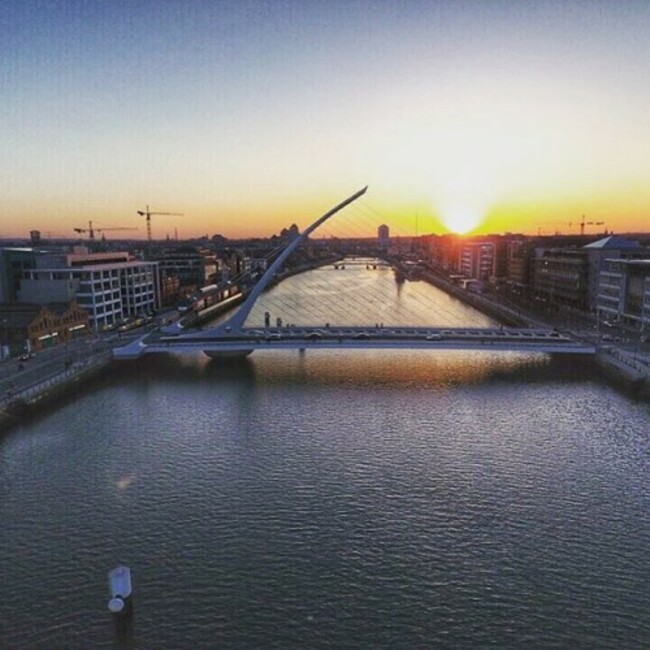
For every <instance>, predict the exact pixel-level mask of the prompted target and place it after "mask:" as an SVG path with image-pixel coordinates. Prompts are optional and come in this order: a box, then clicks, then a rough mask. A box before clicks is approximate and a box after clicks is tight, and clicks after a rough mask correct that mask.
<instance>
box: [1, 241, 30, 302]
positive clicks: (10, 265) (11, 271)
mask: <svg viewBox="0 0 650 650" xmlns="http://www.w3.org/2000/svg"><path fill="white" fill-rule="evenodd" d="M37 255H38V253H37V252H36V251H35V250H34V249H33V248H2V249H0V303H5V302H15V301H16V300H18V290H19V289H20V281H21V279H22V278H23V275H24V273H25V271H27V270H28V269H33V268H35V267H36V256H37Z"/></svg>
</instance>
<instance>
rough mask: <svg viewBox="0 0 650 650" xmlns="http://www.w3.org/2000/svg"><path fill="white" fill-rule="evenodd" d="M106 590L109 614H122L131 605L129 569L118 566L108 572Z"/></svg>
mask: <svg viewBox="0 0 650 650" xmlns="http://www.w3.org/2000/svg"><path fill="white" fill-rule="evenodd" d="M108 591H109V593H110V594H111V599H110V600H109V601H108V610H109V611H110V612H111V614H124V613H126V612H127V611H128V610H129V609H130V607H131V593H132V591H131V569H129V567H128V566H118V567H116V568H115V569H113V570H112V571H109V573H108Z"/></svg>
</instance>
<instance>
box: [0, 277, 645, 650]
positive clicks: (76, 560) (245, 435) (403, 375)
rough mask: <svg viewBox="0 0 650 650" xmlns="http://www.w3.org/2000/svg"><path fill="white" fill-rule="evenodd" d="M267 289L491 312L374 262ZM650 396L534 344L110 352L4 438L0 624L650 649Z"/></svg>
mask: <svg viewBox="0 0 650 650" xmlns="http://www.w3.org/2000/svg"><path fill="white" fill-rule="evenodd" d="M350 304H354V305H355V306H356V311H355V313H351V311H352V310H351V309H350V307H349V305H350ZM346 305H347V306H346ZM432 305H437V307H436V309H432ZM319 310H320V311H319ZM264 311H270V312H271V314H272V316H273V318H276V317H278V316H279V317H281V318H283V320H284V322H290V321H294V322H297V323H302V322H303V321H304V322H310V323H316V324H319V323H321V322H322V321H325V320H330V321H331V322H332V323H334V322H336V323H337V324H339V323H341V321H342V320H345V319H346V318H347V319H349V321H350V323H352V322H354V323H355V324H366V323H371V324H375V323H381V324H383V325H384V326H387V325H388V324H389V323H393V324H397V323H400V324H413V325H416V324H440V325H449V326H452V325H463V324H466V325H474V326H481V325H489V324H492V323H493V321H490V319H488V318H486V317H485V316H483V315H481V314H478V313H477V312H475V311H473V310H471V309H470V308H468V307H466V306H464V305H462V304H461V303H459V302H458V301H456V300H454V299H452V298H449V297H448V296H446V295H445V294H442V293H441V292H440V291H438V290H437V289H435V288H433V287H430V286H428V285H426V284H424V283H419V282H413V283H411V282H406V283H404V284H401V285H399V284H397V283H396V282H395V280H394V277H393V275H392V272H391V271H389V270H372V269H367V268H365V266H363V265H360V266H348V267H347V268H346V269H345V270H344V271H334V270H333V269H332V268H331V267H328V268H322V269H317V270H315V271H311V272H308V273H305V274H302V275H300V276H295V277H293V278H290V279H288V280H286V281H285V282H283V283H281V284H280V285H278V286H277V287H275V288H274V289H273V290H271V291H270V292H268V294H266V295H265V296H263V299H262V302H261V303H260V305H259V306H258V307H256V309H255V310H254V312H253V313H252V314H251V318H250V320H251V322H252V323H260V324H261V321H262V320H263V314H264ZM391 319H392V320H391ZM414 319H418V320H419V322H413V321H414ZM433 320H435V321H436V322H435V323H433V322H432V321H433ZM361 321H363V322H361ZM407 321H408V323H407ZM649 416H650V407H649V406H648V404H647V403H642V402H636V401H634V400H632V399H631V398H629V397H628V396H626V395H625V394H623V393H620V392H618V391H617V390H616V389H615V387H612V386H610V385H608V384H606V383H603V382H601V381H599V380H598V379H597V378H596V377H595V376H594V369H593V368H592V367H591V365H590V364H589V363H588V362H585V361H576V360H567V359H565V360H552V359H550V358H549V357H547V356H544V355H525V354H506V353H500V354H499V353H496V354H495V353H492V354H490V353H471V354H469V353H457V352H438V353H436V352H431V353H423V352H422V351H415V352H408V351H394V352H393V351H391V352H386V351H363V350H361V351H345V352H343V351H308V352H306V353H302V354H301V353H299V352H279V351H277V352H273V351H264V352H262V351H258V352H255V353H254V354H253V355H251V356H250V357H249V358H247V359H246V360H245V362H244V363H240V364H233V365H223V364H220V363H218V362H214V361H210V360H208V359H207V358H198V357H182V356H177V357H157V358H145V359H143V360H141V361H139V362H137V363H134V364H126V365H123V366H117V367H116V369H115V371H114V372H113V373H111V375H110V376H108V377H106V378H104V379H103V380H101V381H99V382H97V383H95V384H93V385H91V386H88V387H87V389H86V390H84V391H83V392H82V393H81V394H80V395H77V396H75V398H74V399H69V400H66V401H63V402H62V403H61V404H60V405H58V407H57V408H55V409H53V410H52V411H51V412H49V413H47V414H45V415H43V416H41V417H39V418H38V419H35V420H31V421H29V422H27V423H25V424H23V425H21V426H19V427H16V428H14V429H12V430H11V431H10V432H9V433H8V434H7V435H5V436H4V437H3V438H2V439H1V440H0V489H1V491H2V501H1V503H0V518H1V522H2V533H1V534H0V575H1V576H2V581H0V646H1V647H2V648H11V649H12V650H14V649H21V648H26V649H30V650H31V649H39V648H43V649H47V650H52V649H56V648H61V649H63V648H65V649H68V648H84V649H85V648H89V649H97V648H115V647H124V648H144V649H148V648H152V649H156V650H159V649H164V648H191V649H196V648H217V647H218V648H237V649H239V648H277V649H283V650H286V649H290V648H296V649H298V648H300V649H303V648H310V649H311V648H337V649H339V648H363V649H365V648H390V649H400V648H404V649H413V648H524V647H526V648H589V649H592V648H626V649H628V648H630V649H634V648H647V647H648V646H649V644H650V620H649V614H648V613H649V612H650V590H649V589H648V586H647V580H648V576H650V552H649V551H650V517H649V516H648V496H649V494H650V462H649V459H650V443H649V434H648V429H649V427H648V422H649V421H650V417H649ZM122 562H123V563H127V564H128V565H129V566H130V567H131V569H132V573H133V580H134V591H135V600H134V615H133V619H132V621H131V623H130V624H129V625H128V626H127V627H126V629H120V630H117V629H116V627H115V626H114V625H113V621H112V620H111V618H110V615H109V613H108V611H107V607H106V605H107V600H108V587H107V580H106V574H107V572H108V571H109V569H111V568H113V567H114V566H116V565H117V564H118V563H122Z"/></svg>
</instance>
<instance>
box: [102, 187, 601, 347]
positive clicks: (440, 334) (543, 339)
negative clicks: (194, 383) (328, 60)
mask: <svg viewBox="0 0 650 650" xmlns="http://www.w3.org/2000/svg"><path fill="white" fill-rule="evenodd" d="M366 189H367V188H363V189H362V190H359V191H358V192H356V193H355V194H353V195H352V196H350V197H348V198H347V199H345V200H344V201H342V202H341V203H339V204H338V205H337V206H335V207H334V208H332V209H331V210H330V211H329V212H327V213H326V214H324V215H323V216H321V217H320V218H318V219H317V220H316V221H315V222H314V223H312V224H311V225H310V226H309V227H308V228H306V229H305V230H304V232H303V233H302V234H301V235H300V236H299V237H297V238H296V239H294V240H293V241H292V242H291V243H290V244H289V245H288V246H287V247H286V248H285V250H284V251H282V253H281V254H280V255H279V256H278V257H277V259H276V260H275V261H274V262H273V264H271V265H270V266H269V268H268V269H267V270H266V272H265V273H264V275H263V276H262V277H261V278H260V280H259V281H258V283H257V284H256V285H255V286H254V287H253V289H252V291H251V292H250V294H249V295H248V297H247V299H246V300H245V302H244V303H243V304H242V305H241V307H240V308H239V310H238V311H237V312H236V313H235V314H234V315H233V316H232V317H230V318H229V319H228V320H227V321H225V322H224V323H221V324H220V325H218V326H216V327H214V328H212V329H209V330H202V331H185V330H184V329H183V328H182V325H179V324H178V323H177V324H174V325H172V326H168V327H163V328H161V329H159V330H157V331H154V332H151V333H149V334H147V335H145V336H143V337H141V338H140V339H138V340H136V341H133V342H132V343H130V344H128V345H126V346H124V347H121V348H116V349H115V350H114V351H113V356H114V358H116V359H134V358H138V357H140V356H142V355H143V354H151V353H186V352H203V353H205V354H207V355H208V356H210V357H213V358H222V357H240V356H245V355H247V354H250V353H251V352H253V351H254V350H258V349H263V350H296V349H298V350H307V349H310V350H311V349H316V350H326V349H337V350H342V349H422V350H487V351H515V352H541V353H551V354H594V353H595V348H594V347H593V346H591V345H588V344H585V343H584V342H582V341H577V340H574V339H572V338H571V337H569V336H566V335H565V334H562V333H560V332H557V331H555V330H552V329H545V328H512V327H507V328H506V327H488V328H466V327H460V328H459V327H455V328H451V327H445V326H413V327H411V326H408V327H405V326H390V325H384V324H383V323H382V324H381V325H379V324H377V325H375V326H374V327H371V326H338V325H330V324H326V325H324V326H301V325H286V326H284V327H281V326H276V327H270V326H266V327H246V326H245V323H246V319H247V318H248V316H249V314H250V312H251V310H252V308H253V306H254V304H255V302H256V301H257V299H258V298H259V296H260V295H261V294H262V292H263V291H265V289H266V288H267V287H268V285H269V284H270V283H271V281H272V280H273V278H274V277H275V276H276V274H277V273H278V271H279V270H280V268H281V267H282V265H283V264H284V262H285V261H286V259H287V258H288V257H289V256H290V255H291V253H292V252H293V251H294V250H295V249H296V248H297V247H298V246H299V245H300V243H301V242H303V241H304V240H305V239H306V238H307V237H308V236H309V235H310V234H311V233H312V232H313V231H314V230H315V229H316V228H318V227H319V226H320V225H321V224H322V223H324V222H325V221H326V220H327V219H329V218H330V217H332V216H333V215H334V214H336V213H337V212H339V211H340V210H342V209H343V208H344V207H346V206H347V205H349V204H350V203H352V202H353V201H355V200H356V199H358V198H359V197H360V196H362V195H363V194H364V193H365V192H366ZM364 263H365V262H364Z"/></svg>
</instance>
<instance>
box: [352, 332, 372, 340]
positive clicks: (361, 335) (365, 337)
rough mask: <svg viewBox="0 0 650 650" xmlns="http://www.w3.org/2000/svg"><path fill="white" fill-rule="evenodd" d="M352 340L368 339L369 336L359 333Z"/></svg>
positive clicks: (366, 333) (365, 333)
mask: <svg viewBox="0 0 650 650" xmlns="http://www.w3.org/2000/svg"><path fill="white" fill-rule="evenodd" d="M352 338H355V339H368V338H370V334H368V332H359V333H358V334H355V335H354V336H353V337H352Z"/></svg>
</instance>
